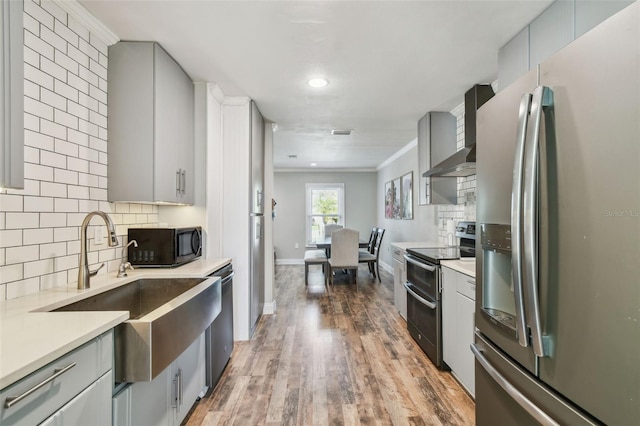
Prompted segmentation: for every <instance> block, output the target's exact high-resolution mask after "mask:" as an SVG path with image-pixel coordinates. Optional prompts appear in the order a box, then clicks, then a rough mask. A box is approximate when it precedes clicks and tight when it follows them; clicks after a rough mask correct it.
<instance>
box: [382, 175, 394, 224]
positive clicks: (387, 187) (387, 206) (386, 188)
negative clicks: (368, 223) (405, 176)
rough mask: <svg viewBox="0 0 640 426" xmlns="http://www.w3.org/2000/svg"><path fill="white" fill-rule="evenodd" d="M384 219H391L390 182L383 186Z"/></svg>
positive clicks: (391, 195) (391, 191) (391, 190)
mask: <svg viewBox="0 0 640 426" xmlns="http://www.w3.org/2000/svg"><path fill="white" fill-rule="evenodd" d="M384 217H386V218H387V219H393V188H392V184H391V181H389V182H387V183H385V184H384Z"/></svg>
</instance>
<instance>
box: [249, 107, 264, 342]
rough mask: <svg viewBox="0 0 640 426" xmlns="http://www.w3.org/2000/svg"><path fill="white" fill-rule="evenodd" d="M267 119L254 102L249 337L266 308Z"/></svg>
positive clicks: (252, 108)
mask: <svg viewBox="0 0 640 426" xmlns="http://www.w3.org/2000/svg"><path fill="white" fill-rule="evenodd" d="M263 182H264V119H263V118H262V115H261V114H260V111H259V110H258V107H257V106H256V103H255V102H254V101H251V182H250V184H251V199H250V203H251V212H249V220H250V224H249V226H250V227H251V230H250V233H249V234H250V237H249V238H250V239H251V241H250V242H249V246H250V256H249V262H250V265H251V276H250V282H249V284H250V288H249V294H250V297H251V301H250V306H249V326H250V333H249V334H250V335H253V332H254V331H255V328H256V325H257V324H258V320H259V319H260V316H261V315H262V310H263V308H264V250H265V249H264V238H263V236H264V185H263Z"/></svg>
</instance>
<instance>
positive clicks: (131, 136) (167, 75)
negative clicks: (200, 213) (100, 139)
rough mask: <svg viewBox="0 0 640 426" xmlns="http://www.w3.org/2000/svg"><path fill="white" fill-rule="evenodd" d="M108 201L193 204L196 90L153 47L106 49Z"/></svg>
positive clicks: (130, 44)
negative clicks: (107, 75) (107, 72)
mask: <svg viewBox="0 0 640 426" xmlns="http://www.w3.org/2000/svg"><path fill="white" fill-rule="evenodd" d="M108 102H109V117H108V120H109V121H108V126H109V166H108V170H109V188H108V195H109V200H110V201H141V202H173V203H183V204H192V203H193V201H194V189H193V185H194V183H195V182H194V179H193V171H194V157H193V155H194V129H193V115H194V89H193V83H192V81H191V79H190V78H189V76H187V75H186V73H185V72H184V71H183V70H182V68H180V65H178V63H177V62H175V61H174V60H173V58H171V56H169V54H168V53H167V52H165V51H164V50H163V49H162V47H161V46H160V45H159V44H157V43H150V42H119V43H117V44H115V45H113V46H110V47H109V99H108Z"/></svg>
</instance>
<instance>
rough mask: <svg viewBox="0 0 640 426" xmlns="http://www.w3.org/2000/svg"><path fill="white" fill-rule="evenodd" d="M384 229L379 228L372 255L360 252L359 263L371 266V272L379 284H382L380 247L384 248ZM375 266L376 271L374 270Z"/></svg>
mask: <svg viewBox="0 0 640 426" xmlns="http://www.w3.org/2000/svg"><path fill="white" fill-rule="evenodd" d="M384 231H385V230H384V229H383V228H378V230H377V232H376V236H375V242H374V245H373V251H372V252H371V253H366V252H363V251H362V250H361V251H360V252H358V262H359V263H367V264H368V265H369V272H371V273H372V274H373V277H374V278H376V277H377V278H378V282H382V280H381V279H380V261H379V260H380V247H381V246H382V237H384ZM374 266H375V270H374Z"/></svg>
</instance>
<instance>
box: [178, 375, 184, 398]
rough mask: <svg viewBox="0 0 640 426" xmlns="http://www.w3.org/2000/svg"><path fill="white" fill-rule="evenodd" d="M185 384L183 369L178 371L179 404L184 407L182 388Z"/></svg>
mask: <svg viewBox="0 0 640 426" xmlns="http://www.w3.org/2000/svg"><path fill="white" fill-rule="evenodd" d="M183 386H184V383H182V368H179V369H178V390H179V392H178V402H179V403H180V405H182V388H183Z"/></svg>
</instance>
